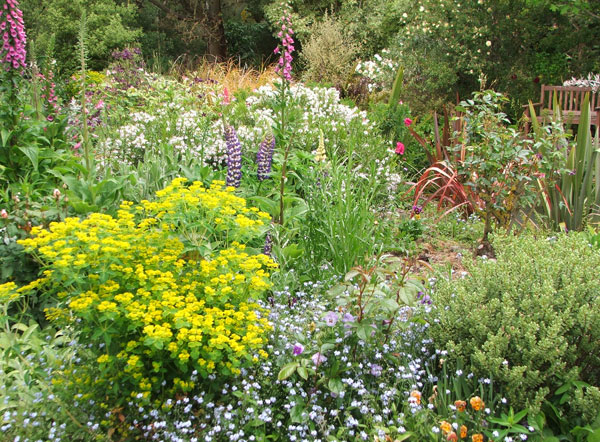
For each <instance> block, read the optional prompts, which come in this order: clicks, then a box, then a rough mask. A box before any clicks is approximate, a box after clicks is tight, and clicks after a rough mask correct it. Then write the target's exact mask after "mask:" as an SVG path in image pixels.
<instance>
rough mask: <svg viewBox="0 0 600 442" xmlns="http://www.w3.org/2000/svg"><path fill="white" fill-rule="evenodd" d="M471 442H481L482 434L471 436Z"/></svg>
mask: <svg viewBox="0 0 600 442" xmlns="http://www.w3.org/2000/svg"><path fill="white" fill-rule="evenodd" d="M471 440H472V441H473V442H483V434H480V433H477V434H474V435H473V436H471Z"/></svg>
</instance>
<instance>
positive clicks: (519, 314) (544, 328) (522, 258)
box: [430, 233, 600, 424]
mask: <svg viewBox="0 0 600 442" xmlns="http://www.w3.org/2000/svg"><path fill="white" fill-rule="evenodd" d="M493 245H494V247H495V248H496V252H497V261H489V260H479V261H478V262H477V263H475V264H472V265H467V270H468V273H469V275H468V276H466V277H465V278H464V279H460V280H457V281H449V280H444V279H442V280H440V281H438V284H439V285H438V286H437V287H436V290H435V292H434V295H433V299H434V303H435V304H436V305H437V306H438V308H437V309H435V310H434V312H433V317H432V321H431V322H430V324H431V327H430V332H431V337H432V338H433V341H434V343H435V345H436V348H444V349H446V350H448V352H449V354H448V361H449V362H450V363H451V364H454V365H455V364H456V361H458V360H464V361H466V362H467V364H468V366H470V367H471V368H472V370H473V371H474V373H475V375H476V376H479V377H487V378H491V379H493V380H494V382H496V384H497V385H498V386H499V387H500V388H501V391H504V393H505V394H506V397H507V398H508V400H509V404H511V405H512V406H513V407H516V408H518V407H528V406H529V407H531V409H533V410H539V409H540V407H541V405H542V404H543V403H544V401H545V400H546V399H550V398H551V397H552V395H553V394H554V393H555V392H556V391H557V390H558V389H559V387H561V386H562V385H563V384H564V383H565V382H572V381H578V380H581V381H584V382H587V383H588V384H590V385H591V386H598V385H599V384H600V372H599V371H598V367H599V366H600V365H599V362H600V361H599V360H598V355H599V354H600V349H599V348H598V343H599V342H600V340H599V337H600V328H599V324H600V322H598V320H599V318H600V303H599V299H598V297H597V293H598V290H599V289H600V286H599V282H598V278H597V277H596V275H595V274H594V272H590V268H596V266H598V265H600V254H599V253H598V251H597V250H593V249H591V248H590V247H589V243H588V240H587V238H586V237H585V235H581V234H574V233H571V234H569V235H560V236H558V237H553V238H548V239H535V238H534V237H532V236H521V237H519V238H516V237H506V238H499V237H498V238H495V239H494V241H493ZM581 394H582V396H581V398H580V399H581V401H585V403H586V404H589V403H590V401H589V399H585V398H591V397H592V396H588V395H594V394H596V393H594V391H593V388H592V389H586V388H583V389H582V391H581ZM559 409H560V413H561V414H562V415H564V416H565V418H567V419H569V422H570V423H571V424H575V423H577V422H582V423H586V421H587V422H589V420H587V419H588V418H589V417H590V416H595V415H596V414H597V413H598V411H600V410H598V403H596V405H594V406H592V407H591V408H590V409H589V410H588V412H587V413H586V414H585V416H587V417H584V416H582V415H581V414H579V410H581V407H580V404H579V400H578V399H575V398H574V399H573V400H572V401H564V402H562V403H561V404H560V406H559Z"/></svg>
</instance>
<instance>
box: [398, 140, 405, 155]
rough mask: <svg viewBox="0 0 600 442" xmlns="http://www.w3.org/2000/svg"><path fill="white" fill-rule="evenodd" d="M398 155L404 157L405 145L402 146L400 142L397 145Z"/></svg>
mask: <svg viewBox="0 0 600 442" xmlns="http://www.w3.org/2000/svg"><path fill="white" fill-rule="evenodd" d="M396 153H397V154H398V155H404V144H402V143H401V142H400V141H398V142H397V143H396Z"/></svg>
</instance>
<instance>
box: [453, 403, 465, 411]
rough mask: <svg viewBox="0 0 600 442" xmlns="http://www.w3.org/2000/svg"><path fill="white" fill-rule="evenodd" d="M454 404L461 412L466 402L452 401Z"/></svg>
mask: <svg viewBox="0 0 600 442" xmlns="http://www.w3.org/2000/svg"><path fill="white" fill-rule="evenodd" d="M454 406H455V407H456V410H457V411H460V412H461V413H462V412H463V411H465V409H466V408H467V403H466V402H465V401H454Z"/></svg>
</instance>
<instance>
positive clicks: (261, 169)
mask: <svg viewBox="0 0 600 442" xmlns="http://www.w3.org/2000/svg"><path fill="white" fill-rule="evenodd" d="M274 150H275V137H274V136H273V134H271V133H268V134H267V135H266V136H265V139H264V140H262V142H261V143H260V147H259V148H258V152H257V154H256V164H258V170H257V172H256V174H257V176H258V180H259V181H264V180H266V179H269V178H270V176H271V164H272V163H273V152H274Z"/></svg>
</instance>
